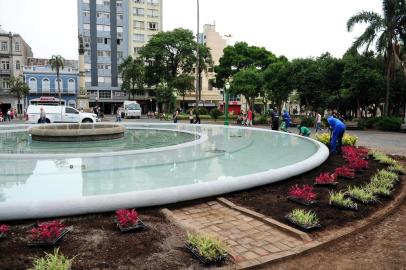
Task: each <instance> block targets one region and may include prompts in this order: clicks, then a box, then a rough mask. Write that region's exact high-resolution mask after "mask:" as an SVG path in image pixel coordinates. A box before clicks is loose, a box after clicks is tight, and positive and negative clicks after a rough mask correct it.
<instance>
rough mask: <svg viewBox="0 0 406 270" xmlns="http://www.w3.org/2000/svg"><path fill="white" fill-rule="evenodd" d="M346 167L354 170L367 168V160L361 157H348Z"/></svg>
mask: <svg viewBox="0 0 406 270" xmlns="http://www.w3.org/2000/svg"><path fill="white" fill-rule="evenodd" d="M348 167H350V168H351V169H354V170H361V169H368V161H367V160H363V159H358V158H354V159H349V160H348Z"/></svg>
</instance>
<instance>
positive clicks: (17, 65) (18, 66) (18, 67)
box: [16, 60, 20, 70]
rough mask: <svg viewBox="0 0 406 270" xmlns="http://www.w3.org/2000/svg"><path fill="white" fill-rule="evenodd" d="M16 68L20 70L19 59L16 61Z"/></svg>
mask: <svg viewBox="0 0 406 270" xmlns="http://www.w3.org/2000/svg"><path fill="white" fill-rule="evenodd" d="M16 69H17V70H20V61H19V60H17V61H16Z"/></svg>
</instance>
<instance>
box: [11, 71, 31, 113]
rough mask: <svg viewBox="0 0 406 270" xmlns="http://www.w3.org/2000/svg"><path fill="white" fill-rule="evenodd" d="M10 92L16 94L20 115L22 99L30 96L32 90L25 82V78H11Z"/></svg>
mask: <svg viewBox="0 0 406 270" xmlns="http://www.w3.org/2000/svg"><path fill="white" fill-rule="evenodd" d="M9 83H10V91H11V92H12V93H14V94H15V96H16V97H17V100H18V106H17V107H18V113H21V110H20V100H21V98H23V97H25V96H26V95H28V93H29V91H30V88H29V87H28V85H27V84H26V83H25V82H24V80H23V77H22V76H19V77H11V78H10V81H9Z"/></svg>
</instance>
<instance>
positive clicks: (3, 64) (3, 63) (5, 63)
mask: <svg viewBox="0 0 406 270" xmlns="http://www.w3.org/2000/svg"><path fill="white" fill-rule="evenodd" d="M1 68H2V69H5V70H9V69H10V62H9V61H8V60H3V61H1Z"/></svg>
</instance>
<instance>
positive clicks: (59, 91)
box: [56, 67, 66, 106]
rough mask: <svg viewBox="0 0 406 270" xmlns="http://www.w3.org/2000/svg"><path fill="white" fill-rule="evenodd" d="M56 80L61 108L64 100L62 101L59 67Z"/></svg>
mask: <svg viewBox="0 0 406 270" xmlns="http://www.w3.org/2000/svg"><path fill="white" fill-rule="evenodd" d="M56 79H57V80H58V96H59V106H60V105H61V101H62V100H61V82H60V81H59V67H56ZM65 105H66V104H65Z"/></svg>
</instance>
